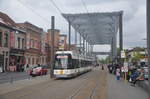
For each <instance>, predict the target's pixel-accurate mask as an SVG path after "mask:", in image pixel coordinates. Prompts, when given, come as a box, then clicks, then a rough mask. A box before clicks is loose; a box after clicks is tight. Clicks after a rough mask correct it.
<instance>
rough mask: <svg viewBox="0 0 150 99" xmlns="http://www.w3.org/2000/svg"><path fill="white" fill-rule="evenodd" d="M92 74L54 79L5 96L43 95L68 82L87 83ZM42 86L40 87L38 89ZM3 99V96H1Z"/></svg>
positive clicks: (17, 98)
mask: <svg viewBox="0 0 150 99" xmlns="http://www.w3.org/2000/svg"><path fill="white" fill-rule="evenodd" d="M91 73H92V71H91V72H89V73H85V74H83V75H80V76H78V77H76V78H71V79H54V80H53V79H52V80H48V81H45V82H42V83H39V84H35V85H31V86H28V87H26V88H22V89H18V90H16V91H14V92H8V93H6V94H4V96H6V97H13V98H12V99H23V98H24V97H28V95H32V94H35V93H42V92H43V89H46V88H50V87H52V86H53V87H58V85H62V84H63V83H66V82H68V81H70V82H73V80H82V81H85V80H86V79H87V78H88V77H89V75H90V74H91ZM37 86H40V87H37ZM16 93H17V94H16ZM1 96H2V97H3V95H1Z"/></svg>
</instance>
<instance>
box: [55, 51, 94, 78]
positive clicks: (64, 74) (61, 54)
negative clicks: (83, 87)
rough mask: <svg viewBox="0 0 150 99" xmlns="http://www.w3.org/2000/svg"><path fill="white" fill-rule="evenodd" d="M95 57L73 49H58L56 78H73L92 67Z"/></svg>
mask: <svg viewBox="0 0 150 99" xmlns="http://www.w3.org/2000/svg"><path fill="white" fill-rule="evenodd" d="M92 64H93V58H90V57H84V56H83V55H80V54H77V53H75V52H73V51H57V52H56V54H55V64H54V76H55V78H71V77H75V76H77V75H79V74H82V73H85V72H88V71H90V70H91V69H92V66H93V65H92Z"/></svg>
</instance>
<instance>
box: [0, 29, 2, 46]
mask: <svg viewBox="0 0 150 99" xmlns="http://www.w3.org/2000/svg"><path fill="white" fill-rule="evenodd" d="M0 46H2V32H0Z"/></svg>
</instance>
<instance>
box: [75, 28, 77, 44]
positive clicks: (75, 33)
mask: <svg viewBox="0 0 150 99" xmlns="http://www.w3.org/2000/svg"><path fill="white" fill-rule="evenodd" d="M75 45H76V46H77V31H76V30H75Z"/></svg>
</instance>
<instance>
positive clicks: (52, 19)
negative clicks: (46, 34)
mask: <svg viewBox="0 0 150 99" xmlns="http://www.w3.org/2000/svg"><path fill="white" fill-rule="evenodd" d="M54 29H55V17H54V16H51V42H52V43H51V44H52V46H51V69H50V77H51V78H53V69H54V53H55V45H54V40H55V35H54Z"/></svg>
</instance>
